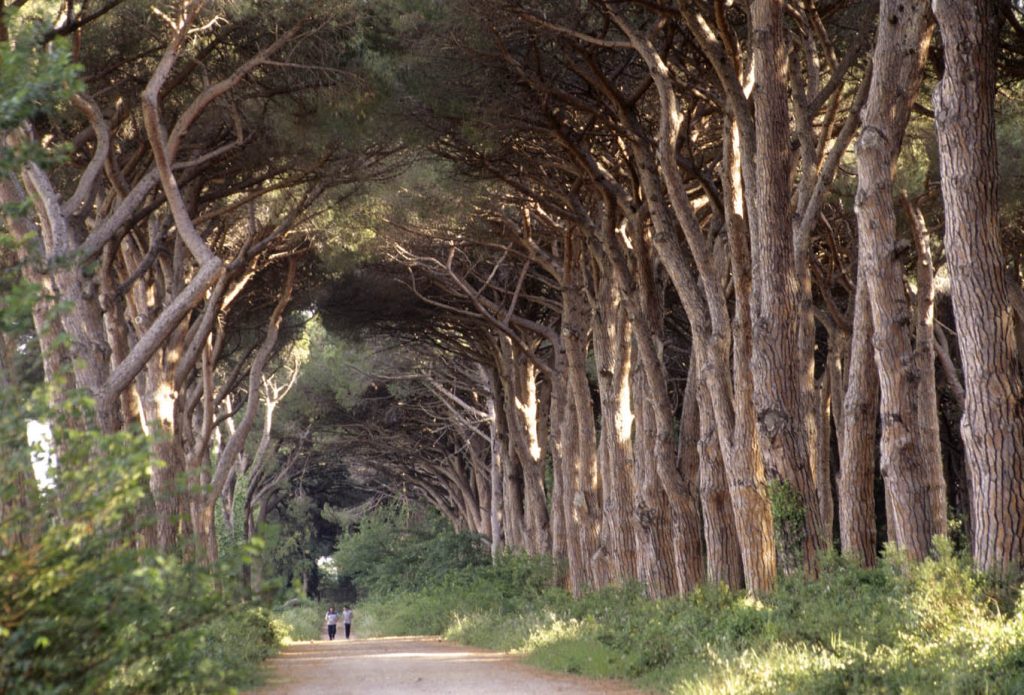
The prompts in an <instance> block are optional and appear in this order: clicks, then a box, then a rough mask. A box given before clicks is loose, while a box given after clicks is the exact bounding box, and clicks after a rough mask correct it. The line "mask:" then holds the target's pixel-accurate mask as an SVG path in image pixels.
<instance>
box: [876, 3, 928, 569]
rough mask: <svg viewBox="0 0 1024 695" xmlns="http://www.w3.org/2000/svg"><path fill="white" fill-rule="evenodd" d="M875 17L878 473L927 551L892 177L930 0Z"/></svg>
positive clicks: (894, 532)
mask: <svg viewBox="0 0 1024 695" xmlns="http://www.w3.org/2000/svg"><path fill="white" fill-rule="evenodd" d="M879 17H880V19H879V28H878V39H877V42H876V45H875V57H874V69H873V72H872V76H871V87H870V93H869V95H868V101H867V104H866V105H865V107H864V111H863V126H862V130H861V135H860V139H859V140H858V143H857V199H856V205H857V228H858V231H859V233H860V245H859V253H860V258H861V263H862V264H864V265H865V266H866V268H867V281H868V282H867V289H868V294H869V298H870V302H871V319H872V325H873V327H874V346H875V362H876V364H877V366H878V375H879V385H880V393H881V405H880V408H881V422H882V475H883V477H884V479H885V485H886V497H887V502H888V508H889V509H891V512H892V516H891V517H889V518H888V519H887V521H888V527H889V530H890V537H891V538H892V539H893V540H895V541H896V544H897V545H898V546H899V547H900V548H902V549H904V550H905V551H906V552H907V553H908V554H909V555H910V557H912V558H915V559H921V558H923V557H924V556H925V555H926V554H927V552H928V549H929V548H930V546H931V538H932V536H934V535H936V534H944V533H945V532H946V492H945V482H944V479H943V477H942V462H941V461H940V460H936V459H934V458H933V456H931V455H929V454H930V453H931V452H934V451H936V450H937V446H936V445H935V443H934V442H928V441H926V438H927V437H928V436H931V435H932V433H930V432H925V431H924V428H923V427H922V423H923V418H922V415H921V411H922V410H923V409H935V408H936V407H937V406H936V400H935V393H934V391H933V392H932V393H931V394H921V392H920V390H919V389H918V384H919V383H920V381H921V377H922V375H921V374H920V369H921V368H922V365H921V364H920V361H919V360H917V359H915V357H914V355H915V353H914V346H913V327H914V324H915V321H914V315H913V311H912V309H911V306H910V304H909V301H908V299H907V294H906V289H905V287H904V282H903V264H902V261H901V257H900V253H899V246H898V244H897V237H896V214H895V209H894V205H893V193H892V186H893V171H894V167H895V164H896V158H897V156H898V155H899V151H900V145H901V143H902V140H903V134H904V131H905V129H906V125H907V121H908V119H909V116H910V107H911V105H912V104H913V101H914V98H915V97H916V95H917V93H918V88H919V86H920V83H921V66H922V63H923V61H924V56H925V52H926V49H927V46H928V44H929V41H930V38H931V32H932V24H931V20H930V11H929V8H928V7H927V5H925V4H923V3H917V4H914V3H905V2H902V0H883V2H882V4H881V7H880V10H879ZM927 368H930V369H934V365H929V366H928V367H927ZM922 396H924V397H923V398H922ZM936 434H937V433H936Z"/></svg>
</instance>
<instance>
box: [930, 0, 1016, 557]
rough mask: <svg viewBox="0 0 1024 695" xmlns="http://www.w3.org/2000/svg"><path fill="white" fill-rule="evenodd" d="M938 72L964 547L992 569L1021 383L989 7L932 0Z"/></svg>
mask: <svg viewBox="0 0 1024 695" xmlns="http://www.w3.org/2000/svg"><path fill="white" fill-rule="evenodd" d="M932 4H933V7H934V9H935V16H936V18H937V19H938V23H939V28H940V30H941V32H942V44H943V49H944V56H945V72H944V74H943V76H942V80H941V82H940V83H939V88H938V89H937V90H936V91H935V96H934V101H935V123H936V127H937V128H938V136H939V163H940V170H941V173H942V197H943V201H944V204H945V220H946V254H947V258H948V265H949V275H950V281H951V282H950V284H951V288H952V296H953V310H954V312H955V314H956V327H957V334H958V337H959V341H960V355H961V359H962V361H963V368H964V387H965V396H966V397H965V401H964V415H963V418H962V420H961V421H960V432H961V435H962V436H963V441H964V449H965V453H966V456H967V468H968V471H969V475H968V480H969V481H970V483H969V484H970V490H971V509H972V511H973V513H974V516H973V519H972V551H973V554H974V560H975V562H976V563H977V565H978V567H980V568H981V569H983V570H991V571H995V572H1000V573H1008V572H1012V571H1013V570H1015V569H1019V568H1020V567H1021V565H1022V564H1024V410H1022V409H1024V385H1022V383H1021V374H1020V352H1019V351H1020V348H1021V346H1020V345H1018V344H1017V340H1016V336H1015V334H1014V317H1013V312H1012V309H1011V305H1010V297H1009V293H1008V290H1007V286H1006V279H1005V275H1004V270H1003V266H1004V256H1003V249H1002V243H1001V239H1000V232H999V217H998V212H999V208H998V201H997V196H996V184H997V181H998V169H997V164H996V162H997V158H996V157H997V153H996V130H995V113H994V110H995V91H996V65H995V60H996V48H997V37H998V18H999V9H998V7H997V4H996V3H995V2H993V1H992V0H978V1H977V2H966V1H965V0H934V2H933V3H932Z"/></svg>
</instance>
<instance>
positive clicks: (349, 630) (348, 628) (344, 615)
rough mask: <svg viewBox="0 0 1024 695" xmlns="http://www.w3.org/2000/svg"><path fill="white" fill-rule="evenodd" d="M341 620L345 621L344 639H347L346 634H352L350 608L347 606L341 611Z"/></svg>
mask: <svg viewBox="0 0 1024 695" xmlns="http://www.w3.org/2000/svg"><path fill="white" fill-rule="evenodd" d="M341 621H342V622H343V623H345V639H348V636H349V635H350V634H352V609H351V608H349V607H348V606H345V608H344V610H342V611H341Z"/></svg>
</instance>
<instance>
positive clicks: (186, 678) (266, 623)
mask: <svg viewBox="0 0 1024 695" xmlns="http://www.w3.org/2000/svg"><path fill="white" fill-rule="evenodd" d="M43 402H45V399H44V400H43ZM36 407H37V408H38V409H39V410H43V409H45V406H41V405H38V404H37V406H36ZM88 407H89V403H88V401H86V400H81V399H80V398H79V397H78V396H76V395H75V394H69V395H67V396H66V397H65V400H64V402H63V409H64V410H63V411H62V412H53V411H51V412H49V413H48V415H49V417H48V418H47V420H48V422H50V424H51V426H52V428H53V433H54V446H55V447H56V448H57V450H58V451H60V454H61V457H60V461H59V465H58V466H57V467H56V469H55V470H54V471H53V475H54V476H55V485H54V487H53V488H51V489H44V490H43V491H41V492H39V493H38V494H37V495H36V496H35V501H34V505H35V506H34V508H32V509H29V510H26V509H24V508H22V509H21V511H22V512H23V513H21V514H12V515H10V516H6V517H4V518H3V520H2V522H0V540H2V544H3V554H2V556H0V596H2V597H3V601H2V602H0V691H3V692H17V693H27V694H30V693H93V692H104V693H137V692H183V693H187V692H196V693H200V692H218V691H222V690H224V689H226V688H227V687H229V686H231V685H237V684H242V683H245V682H247V678H248V676H249V673H250V672H251V671H252V670H253V668H254V666H255V664H257V663H259V662H260V661H261V660H263V659H265V658H266V657H267V656H268V655H270V654H271V653H273V651H274V650H275V649H276V647H277V644H278V639H277V635H276V634H275V632H274V630H273V627H272V625H271V622H270V618H269V616H268V615H267V614H266V612H264V611H260V610H256V609H253V608H250V607H245V606H243V607H241V608H239V607H236V606H234V605H232V603H231V602H230V600H229V599H230V597H228V596H226V595H225V594H224V593H223V591H222V590H221V589H220V588H219V585H221V584H222V583H223V580H222V578H221V577H220V576H219V575H218V574H217V573H216V572H214V571H207V570H203V569H200V568H197V567H194V566H190V565H187V564H183V563H181V562H180V561H178V560H176V559H174V558H170V557H166V556H161V555H158V554H155V553H151V552H145V551H141V550H139V549H138V548H136V546H135V543H134V538H136V537H137V534H138V532H139V531H140V524H141V523H142V519H140V517H139V515H138V513H137V512H138V509H139V506H140V501H141V500H142V499H143V498H144V495H145V485H146V471H147V469H148V468H149V467H150V466H153V465H158V464H156V463H155V462H154V461H153V460H152V459H151V458H150V455H149V450H148V446H147V443H146V441H145V440H144V439H143V438H141V437H138V436H132V435H130V434H127V433H118V434H114V435H105V434H101V433H99V432H96V431H94V430H90V429H88V428H83V427H81V426H80V425H78V424H77V423H81V422H88V421H89V417H88V416H89V413H88ZM18 412H19V414H20V413H21V412H23V411H18ZM10 441H14V440H9V442H10ZM9 452H10V453H11V456H7V457H4V458H3V461H2V462H0V470H2V472H3V473H4V475H5V476H6V475H8V474H10V473H13V472H15V471H16V470H17V468H18V466H23V465H24V463H25V456H26V452H24V451H18V450H17V447H13V445H12V448H10V449H9ZM16 507H17V505H14V504H10V508H16ZM26 511H31V512H34V513H25V512H26Z"/></svg>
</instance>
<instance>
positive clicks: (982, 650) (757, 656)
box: [359, 539, 1024, 694]
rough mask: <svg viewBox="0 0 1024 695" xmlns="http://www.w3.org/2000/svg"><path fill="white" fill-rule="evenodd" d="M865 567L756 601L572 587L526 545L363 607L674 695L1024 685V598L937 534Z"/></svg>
mask: <svg viewBox="0 0 1024 695" xmlns="http://www.w3.org/2000/svg"><path fill="white" fill-rule="evenodd" d="M936 546H937V551H936V556H935V557H934V558H932V559H929V560H926V561H925V562H922V563H916V564H914V563H909V562H907V561H906V560H905V559H904V558H903V557H901V556H900V555H899V554H898V553H890V554H889V555H888V556H887V557H886V558H885V559H884V560H883V562H882V563H881V566H880V567H878V568H875V569H863V568H859V567H852V566H849V565H847V564H846V563H844V562H842V561H840V560H838V559H835V558H831V559H828V560H826V562H825V563H824V567H823V570H822V573H821V577H820V579H818V580H816V581H807V580H806V579H803V578H801V577H789V578H785V579H783V580H781V581H780V583H779V586H778V587H777V589H776V590H775V591H774V592H773V593H772V594H770V595H768V596H765V597H763V598H761V599H755V598H752V597H749V596H746V595H744V594H742V593H737V592H730V591H728V590H726V589H724V588H721V587H710V586H707V587H702V588H700V589H698V590H697V591H695V592H693V593H691V594H690V595H688V596H685V597H682V598H673V599H664V600H659V601H652V600H650V599H649V598H647V597H646V595H645V593H644V591H643V587H641V586H639V585H630V586H625V587H615V588H608V589H603V590H601V591H595V592H592V593H589V594H586V595H584V596H582V597H580V598H578V599H574V598H572V597H570V596H569V595H568V594H567V593H566V592H564V591H562V590H560V589H555V588H553V587H552V586H551V580H552V578H553V576H554V575H553V570H552V566H551V564H550V563H545V562H544V561H542V560H538V559H534V558H527V557H522V556H508V557H504V558H500V559H499V561H498V562H497V563H496V564H495V565H493V566H486V567H471V568H466V569H463V570H460V571H457V572H451V573H449V574H448V575H446V576H445V578H444V579H443V580H442V581H441V582H440V583H438V584H437V585H435V586H432V587H425V588H423V589H421V590H419V591H413V592H402V593H394V594H390V595H385V596H383V597H382V598H379V599H375V600H373V601H370V602H367V603H366V604H360V607H359V608H360V615H361V621H368V622H369V623H371V624H372V625H373V626H374V627H375V629H377V630H380V631H381V632H383V633H385V634H413V633H420V634H424V633H426V634H443V635H445V637H447V638H448V639H454V640H458V641H460V642H464V643H468V644H473V645H477V646H482V647H488V648H492V649H502V650H507V651H515V652H518V653H520V654H523V655H524V657H525V658H526V660H527V661H529V662H531V663H534V664H536V665H538V666H542V667H546V668H554V669H558V670H562V671H566V672H570V673H580V674H584V675H589V676H595V677H609V676H610V677H620V678H629V679H631V680H634V681H635V682H637V683H638V684H640V685H642V686H644V687H646V688H650V689H653V690H659V691H665V692H668V691H671V692H678V693H719V692H734V693H808V694H811V693H823V692H849V693H873V692H911V693H914V692H931V691H935V692H949V693H954V692H955V693H960V692H986V693H1016V692H1024V599H1019V598H1017V596H1016V594H1017V591H1016V587H1008V586H1006V585H999V584H995V583H994V582H992V581H991V580H990V579H988V578H986V577H984V576H982V575H978V574H977V573H975V572H974V571H973V570H972V569H971V568H970V566H969V563H968V562H967V561H965V560H963V559H962V558H959V557H957V556H955V555H954V554H953V551H952V548H951V545H950V544H949V543H947V542H945V541H943V540H941V539H940V540H938V542H937V544H936Z"/></svg>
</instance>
